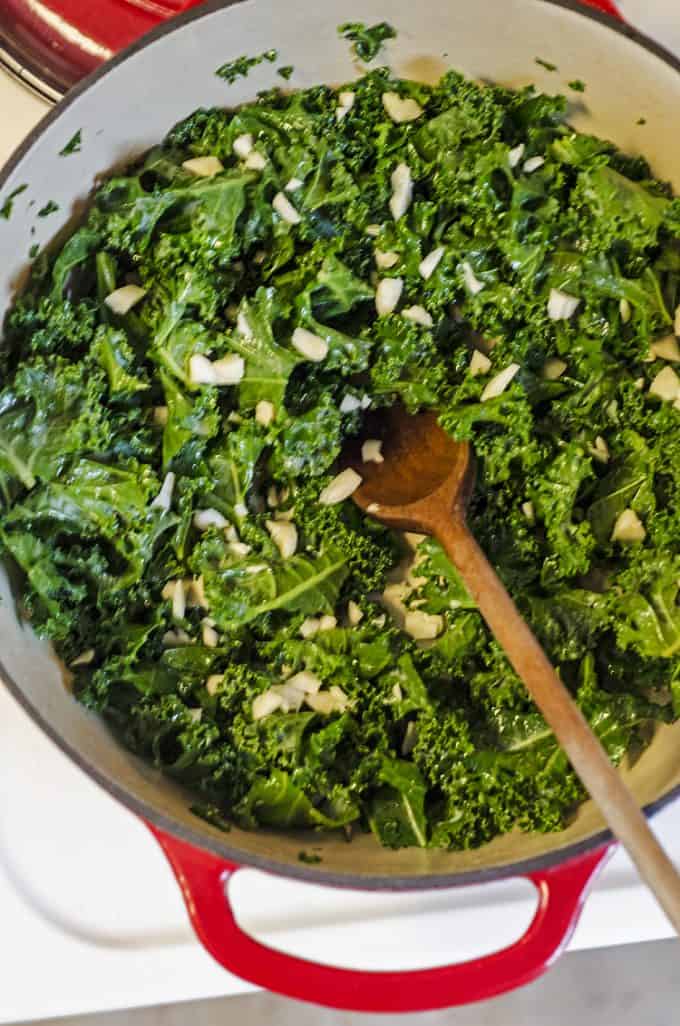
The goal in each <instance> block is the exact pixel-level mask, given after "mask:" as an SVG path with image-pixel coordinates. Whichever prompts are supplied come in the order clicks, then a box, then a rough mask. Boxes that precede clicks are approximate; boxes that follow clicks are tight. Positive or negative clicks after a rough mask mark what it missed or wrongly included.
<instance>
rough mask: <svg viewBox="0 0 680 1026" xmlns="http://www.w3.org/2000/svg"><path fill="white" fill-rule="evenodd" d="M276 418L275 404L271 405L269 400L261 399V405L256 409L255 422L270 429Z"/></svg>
mask: <svg viewBox="0 0 680 1026" xmlns="http://www.w3.org/2000/svg"><path fill="white" fill-rule="evenodd" d="M275 416H276V409H275V407H274V403H270V402H269V400H268V399H260V401H259V403H258V404H257V406H256V407H255V420H256V421H257V423H258V424H261V425H262V427H269V425H270V424H271V423H272V421H273V420H274V418H275Z"/></svg>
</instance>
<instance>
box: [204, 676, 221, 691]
mask: <svg viewBox="0 0 680 1026" xmlns="http://www.w3.org/2000/svg"><path fill="white" fill-rule="evenodd" d="M223 680H224V674H223V673H211V674H210V676H209V677H208V679H207V681H206V682H205V690H206V691H207V692H208V694H209V695H213V696H214V695H216V694H217V692H218V691H219V689H220V685H221V684H222V681H223Z"/></svg>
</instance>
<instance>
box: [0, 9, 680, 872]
mask: <svg viewBox="0 0 680 1026" xmlns="http://www.w3.org/2000/svg"><path fill="white" fill-rule="evenodd" d="M241 2H243V0H207V2H205V3H202V4H200V5H199V6H197V7H194V8H191V9H190V10H188V11H185V12H184V13H182V14H179V15H177V16H175V17H173V18H171V19H170V20H169V21H167V22H164V23H162V24H160V25H158V26H157V27H156V28H154V29H152V30H151V31H150V32H148V33H146V34H145V35H143V36H142V37H141V38H140V39H138V40H135V41H134V42H133V43H131V44H130V45H129V46H127V47H126V48H125V49H124V50H121V51H120V53H118V54H116V55H115V56H114V57H113V58H112V59H111V60H109V61H107V62H106V63H105V64H102V65H100V66H99V67H98V68H96V69H95V70H94V71H93V72H91V73H90V74H89V75H87V76H86V77H85V78H84V79H82V81H80V82H79V83H78V84H77V85H76V86H74V87H73V88H72V89H71V90H69V92H68V93H66V95H65V96H64V97H63V98H62V99H60V100H59V101H58V102H57V103H56V104H55V106H54V107H52V108H51V110H49V111H47V112H46V114H45V115H44V116H43V117H42V118H41V119H40V121H39V122H38V123H37V124H36V125H35V126H34V127H33V128H32V129H31V131H30V132H29V133H28V135H27V136H26V138H25V139H24V140H23V141H22V142H21V143H20V144H19V146H18V147H17V148H16V149H15V150H14V152H13V153H12V154H11V155H10V157H9V158H8V160H7V161H6V162H5V164H4V165H3V166H2V168H0V190H2V189H3V188H4V186H5V185H6V183H7V181H8V179H9V178H10V176H11V174H12V173H13V171H14V169H15V168H16V167H17V166H18V165H19V163H20V162H21V161H22V160H23V158H24V157H25V156H26V154H27V153H28V152H29V151H30V149H31V147H32V146H33V144H34V143H35V142H36V140H37V139H39V138H40V136H41V135H42V134H43V132H45V130H46V129H47V128H48V127H49V126H50V125H51V124H52V123H53V122H54V121H56V120H58V119H59V117H60V116H61V114H62V112H63V111H64V110H66V109H67V108H68V107H70V106H71V104H72V103H73V102H74V101H75V100H77V99H78V97H80V95H81V94H82V93H85V92H87V90H88V89H90V88H91V87H92V86H93V85H95V83H96V82H98V81H99V79H100V78H102V77H103V76H104V75H106V74H108V72H109V71H110V70H112V69H113V68H115V67H116V66H117V65H119V64H122V63H124V62H125V61H126V60H127V59H128V58H130V57H132V56H134V54H136V53H137V52H138V51H140V50H142V49H145V48H146V47H147V46H149V45H150V44H152V43H154V42H155V41H156V40H157V39H160V38H162V37H163V36H165V35H168V34H170V33H172V32H174V31H175V30H177V29H180V28H183V27H184V26H186V25H188V24H190V23H191V22H193V21H198V20H199V19H201V18H204V17H206V16H207V15H210V14H213V13H214V12H215V11H217V10H220V9H222V8H226V7H232V6H236V4H239V3H241ZM535 2H537V3H547V4H551V5H552V6H554V7H561V8H564V9H565V10H568V11H571V12H572V13H574V14H578V15H580V16H581V17H583V18H585V19H590V20H591V21H596V22H599V23H600V24H602V25H605V26H606V27H607V28H609V29H610V30H611V31H612V32H616V33H618V34H619V35H621V36H624V37H626V38H628V39H630V40H631V41H632V42H634V43H636V44H637V45H638V46H641V47H642V48H643V49H645V50H647V51H648V52H649V53H651V54H653V55H654V56H656V57H658V58H659V59H660V60H662V61H663V62H664V63H665V64H667V65H668V66H669V67H671V68H672V69H673V70H675V71H677V72H678V74H680V58H679V57H676V56H675V55H674V54H672V53H671V52H670V51H669V50H667V49H666V48H665V47H663V46H662V45H661V44H659V43H657V42H655V41H654V40H653V39H650V38H649V37H648V36H647V35H645V34H644V33H642V32H640V31H639V30H638V29H636V28H634V27H632V26H631V25H628V24H627V23H626V22H624V21H621V20H618V19H616V18H614V17H613V16H612V15H610V14H605V13H604V12H602V11H600V10H597V9H595V8H594V7H591V6H589V5H588V6H587V5H586V3H587V0H586V3H583V2H581V0H535ZM0 680H2V682H3V683H4V684H5V686H6V687H7V689H8V691H9V692H10V694H11V695H13V696H14V698H15V699H16V700H17V701H18V703H19V704H20V705H21V706H22V707H23V709H24V710H25V711H26V712H27V713H28V715H29V716H30V718H31V719H32V720H33V722H34V723H35V724H36V725H37V726H38V727H40V729H41V730H42V731H43V732H44V733H45V734H46V735H47V736H48V737H49V738H50V740H52V741H53V742H54V744H55V745H56V746H57V747H58V748H59V749H60V750H61V751H62V752H63V753H64V754H65V755H66V756H68V758H69V759H71V760H72V761H73V762H74V763H75V764H76V765H77V766H78V767H79V769H81V770H83V771H84V772H85V773H86V774H87V776H89V777H90V778H91V779H93V780H94V781H96V783H97V784H99V786H100V787H102V788H103V789H104V790H105V791H107V792H108V793H109V794H110V795H111V796H112V797H113V798H115V799H116V800H117V801H119V802H120V803H121V804H122V805H124V806H126V808H128V809H129V810H130V811H131V812H133V813H134V814H135V815H137V816H138V817H139V818H140V819H142V820H144V821H148V822H149V823H151V824H153V825H154V826H155V827H157V828H159V829H160V830H163V831H165V832H167V833H168V834H170V835H173V836H175V837H178V838H180V839H181V840H183V841H186V842H187V843H188V844H191V845H193V846H194V847H196V848H199V849H203V850H205V851H210V852H212V853H213V854H214V855H217V856H219V857H220V858H223V859H225V860H226V861H228V862H231V863H234V864H237V865H239V866H244V867H249V868H253V869H261V870H265V871H267V872H270V873H273V874H275V875H278V876H285V877H288V878H292V879H296V880H301V881H303V882H305V883H316V884H325V885H328V886H333V887H342V888H347V889H358V890H392V891H400V890H413V891H416V890H436V889H443V888H451V887H459V886H464V885H469V884H480V883H485V882H488V881H492V880H501V879H505V878H508V877H512V876H526V875H529V874H531V873H535V872H537V871H538V870H542V869H546V868H548V867H550V866H555V865H557V864H559V863H561V862H566V861H569V860H572V859H577V858H579V856H582V855H584V854H585V853H587V852H590V851H593V850H595V849H596V848H600V847H602V846H604V845H607V844H611V843H613V842H614V841H615V838H614V836H613V835H612V832H611V831H610V830H608V829H604V830H600V831H598V832H597V833H594V834H591V835H589V836H588V837H586V838H583V839H582V840H580V841H576V842H573V843H571V844H568V845H565V846H563V847H556V848H555V849H554V850H551V851H548V852H545V853H543V854H542V855H538V856H535V857H534V858H528V859H521V860H519V861H517V862H509V863H505V864H503V865H500V866H490V867H487V868H484V869H478V870H465V871H462V872H452V873H445V872H444V873H442V872H437V873H434V874H432V875H422V874H415V873H414V874H408V873H406V874H405V873H397V874H394V875H391V874H390V875H384V874H370V875H368V874H367V875H365V876H364V875H362V874H358V873H357V874H350V873H338V872H330V871H326V870H324V869H319V868H317V867H316V866H315V867H314V869H311V868H309V867H307V866H306V865H305V864H303V863H299V864H298V863H293V862H290V861H281V860H279V859H277V858H270V857H268V856H264V855H258V854H255V853H251V852H244V851H243V850H242V849H240V848H238V847H233V846H231V845H230V844H229V843H228V837H229V835H228V834H225V841H224V842H222V841H221V839H219V838H217V837H216V836H215V835H213V834H205V833H203V832H202V831H201V830H200V829H199V828H196V829H192V828H191V827H189V826H187V825H185V824H184V823H181V822H179V821H177V820H175V819H174V818H173V817H172V816H169V815H166V814H165V813H163V812H159V811H158V810H157V809H156V808H154V807H153V806H152V805H150V804H149V803H148V802H147V801H145V800H144V799H141V798H138V797H137V796H136V795H134V794H131V793H130V792H129V791H128V790H127V789H126V788H125V787H124V786H123V785H122V784H121V783H119V781H118V780H117V779H115V778H114V777H111V776H109V775H108V774H107V773H104V772H103V771H102V770H100V769H99V768H98V767H97V766H96V765H95V764H94V763H92V762H90V761H89V760H88V759H86V758H85V757H84V756H83V755H82V754H81V753H80V751H79V750H78V749H77V748H75V747H74V746H72V745H71V744H70V743H69V742H68V741H66V740H65V739H64V738H63V737H62V735H61V734H60V733H59V731H58V730H57V729H56V728H55V727H54V726H53V725H52V724H51V722H50V721H49V719H47V718H46V717H45V716H44V715H43V713H42V712H41V711H40V709H39V708H37V707H36V706H35V705H33V703H32V702H31V701H30V700H29V699H28V698H27V697H26V695H25V693H24V692H23V691H22V689H21V688H20V686H19V685H18V683H17V682H16V681H15V680H14V678H13V677H12V676H11V675H10V674H9V673H8V672H7V670H6V668H5V666H4V664H3V662H2V659H0ZM679 797H680V784H678V785H677V786H675V787H673V788H671V789H670V790H669V791H668V792H666V793H665V794H663V795H661V797H659V798H657V799H656V800H655V801H653V802H649V803H648V804H647V805H645V806H644V808H643V812H644V814H645V815H646V816H647V817H648V818H650V817H651V816H653V815H655V814H656V813H657V812H659V811H660V810H661V809H662V808H664V807H665V806H666V805H668V804H670V803H671V802H672V801H674V800H675V799H677V798H679ZM555 836H559V835H555Z"/></svg>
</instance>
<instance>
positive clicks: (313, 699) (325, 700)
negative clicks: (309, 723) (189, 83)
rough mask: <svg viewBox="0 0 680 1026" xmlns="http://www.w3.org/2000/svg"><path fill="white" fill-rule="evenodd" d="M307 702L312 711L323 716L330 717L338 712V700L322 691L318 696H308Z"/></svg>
mask: <svg viewBox="0 0 680 1026" xmlns="http://www.w3.org/2000/svg"><path fill="white" fill-rule="evenodd" d="M305 702H306V703H307V705H308V706H309V707H310V709H313V710H314V712H318V713H321V715H322V716H330V714H331V713H333V712H335V711H336V705H337V703H336V700H335V699H334V698H333V696H332V695H331V694H330V693H329V692H328V691H322V692H320V693H319V694H316V695H307V696H306V697H305Z"/></svg>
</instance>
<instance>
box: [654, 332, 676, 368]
mask: <svg viewBox="0 0 680 1026" xmlns="http://www.w3.org/2000/svg"><path fill="white" fill-rule="evenodd" d="M649 351H650V352H651V353H652V354H653V355H654V356H656V357H658V358H659V359H661V360H668V362H669V363H680V347H679V346H678V340H677V338H676V337H675V335H668V336H667V337H666V338H661V339H659V340H658V342H652V344H651V346H650V347H649Z"/></svg>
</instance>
